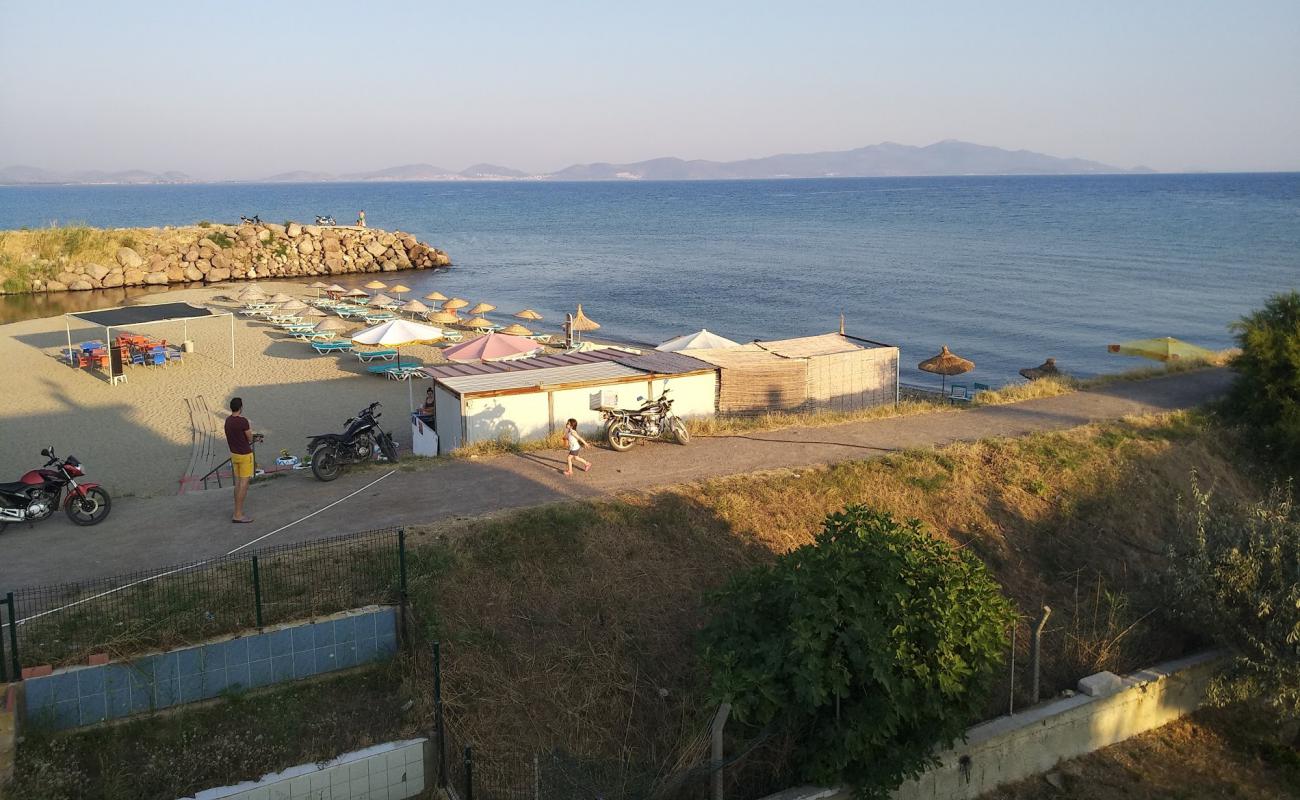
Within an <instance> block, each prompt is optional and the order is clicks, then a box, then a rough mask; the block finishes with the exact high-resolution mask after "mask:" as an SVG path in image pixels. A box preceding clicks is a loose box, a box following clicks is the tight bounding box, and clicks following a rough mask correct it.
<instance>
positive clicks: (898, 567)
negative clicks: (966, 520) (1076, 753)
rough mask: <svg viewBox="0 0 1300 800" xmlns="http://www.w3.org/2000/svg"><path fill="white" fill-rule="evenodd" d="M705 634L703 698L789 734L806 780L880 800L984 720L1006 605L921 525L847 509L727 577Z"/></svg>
mask: <svg viewBox="0 0 1300 800" xmlns="http://www.w3.org/2000/svg"><path fill="white" fill-rule="evenodd" d="M717 604H718V609H717V613H716V615H715V616H714V618H713V620H712V621H711V622H710V623H709V624H708V626H707V627H706V628H705V630H704V633H703V646H704V651H703V662H704V664H705V666H706V668H707V669H708V670H709V673H710V695H711V698H712V699H713V700H715V701H717V702H730V703H731V704H732V709H733V715H734V716H735V718H736V719H737V721H739V722H741V723H747V724H751V725H756V726H768V725H776V726H778V727H779V728H782V729H784V730H785V731H787V732H789V733H791V734H793V736H794V739H795V741H797V743H798V744H797V747H798V749H799V752H798V753H796V754H795V757H794V761H795V763H797V764H799V765H800V768H801V770H802V772H803V778H804V779H806V780H810V781H814V782H816V783H818V784H821V785H833V784H837V783H848V784H849V785H851V786H852V787H853V788H854V791H855V793H856V795H857V796H858V797H864V798H874V797H884V796H885V795H886V794H887V793H888V792H889V791H890V790H892V789H893V788H895V787H896V786H898V785H899V784H900V783H902V781H903V780H904V779H906V778H908V777H911V776H915V775H918V774H920V772H921V771H922V770H923V769H924V768H925V767H926V766H927V765H929V764H931V763H933V762H934V756H933V752H934V749H935V748H936V747H939V746H946V745H948V744H951V743H952V742H953V741H954V740H955V739H956V738H957V737H959V736H961V735H962V733H963V731H964V730H965V729H966V726H967V725H969V724H970V723H971V722H972V721H973V720H975V719H976V718H978V715H979V713H980V712H981V711H982V710H983V709H984V703H985V700H986V699H987V694H988V691H989V689H990V688H991V685H992V682H993V679H994V676H995V673H996V671H997V669H998V667H999V665H1000V664H1001V663H1003V658H1004V653H1005V650H1006V641H1005V640H1006V634H1007V629H1008V626H1009V625H1010V622H1011V620H1012V610H1011V606H1010V604H1009V603H1008V602H1007V600H1006V599H1005V598H1004V597H1003V596H1002V594H1001V592H1000V591H999V587H998V585H997V583H996V582H995V581H994V580H993V579H992V578H991V577H990V576H989V574H988V572H987V571H986V570H985V567H984V565H983V564H982V563H981V562H980V561H979V560H978V559H977V558H975V556H973V555H972V554H970V553H969V552H968V551H964V550H962V551H959V550H955V549H954V548H953V547H951V546H950V545H949V544H948V543H946V542H944V541H941V540H939V539H936V538H934V537H932V536H930V535H929V534H928V533H927V532H926V531H925V530H923V529H922V527H921V523H920V522H919V521H918V520H908V521H907V522H903V523H900V522H897V521H895V520H894V518H893V517H892V516H891V515H890V514H888V513H887V512H883V511H876V510H872V509H869V508H866V507H863V506H850V507H848V508H847V509H845V510H844V511H843V512H840V513H837V514H832V515H831V516H830V517H828V518H827V520H826V523H825V527H824V529H823V530H822V532H821V533H820V534H818V536H817V539H816V542H815V543H814V544H811V545H805V546H803V547H800V548H798V549H796V550H794V551H792V552H790V553H788V554H786V555H784V556H781V557H780V558H778V559H777V561H776V563H774V564H772V565H770V566H763V567H758V568H756V569H754V570H752V571H749V572H747V573H743V574H741V575H739V576H737V577H736V578H734V579H733V580H732V581H731V582H730V583H729V584H728V585H727V586H726V588H724V589H723V590H722V591H721V592H720V593H719V594H718V596H717Z"/></svg>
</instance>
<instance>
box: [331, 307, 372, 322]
mask: <svg viewBox="0 0 1300 800" xmlns="http://www.w3.org/2000/svg"><path fill="white" fill-rule="evenodd" d="M334 313H336V314H338V315H339V316H340V317H343V318H344V319H349V318H351V317H359V316H361V315H363V314H365V313H366V309H364V308H357V307H356V306H339V307H338V308H335V309H334Z"/></svg>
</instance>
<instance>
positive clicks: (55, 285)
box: [45, 281, 68, 292]
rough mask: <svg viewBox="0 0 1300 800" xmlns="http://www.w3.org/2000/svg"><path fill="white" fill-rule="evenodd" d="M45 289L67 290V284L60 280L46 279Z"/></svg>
mask: <svg viewBox="0 0 1300 800" xmlns="http://www.w3.org/2000/svg"><path fill="white" fill-rule="evenodd" d="M45 291H47V292H66V291H68V284H66V283H63V282H62V281H46V282H45Z"/></svg>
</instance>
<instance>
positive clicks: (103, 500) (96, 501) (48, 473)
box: [0, 447, 113, 532]
mask: <svg viewBox="0 0 1300 800" xmlns="http://www.w3.org/2000/svg"><path fill="white" fill-rule="evenodd" d="M41 455H43V456H45V457H46V458H47V459H49V460H48V461H46V462H45V466H44V467H42V468H41V469H33V470H29V471H28V472H27V474H25V475H23V477H22V478H21V479H19V480H17V481H15V482H13V483H0V532H3V531H4V529H5V527H6V526H7V525H9V524H11V523H15V522H26V523H29V524H30V523H32V522H40V521H41V520H44V519H49V518H50V517H51V516H53V515H54V512H55V510H57V509H58V507H59V506H60V505H62V506H63V510H64V512H65V513H67V515H68V519H70V520H72V522H73V523H74V524H76V525H83V526H84V525H97V524H99V523H101V522H103V521H104V518H105V517H107V516H108V512H109V510H111V509H112V507H113V500H112V498H111V497H109V496H108V492H106V491H104V489H103V487H101V486H100V485H99V484H98V483H91V482H89V481H87V482H85V483H77V478H82V477H85V474H86V473H85V472H84V471H83V465H82V463H81V462H80V461H78V460H77V457H76V456H67V457H65V458H59V457H58V456H56V455H55V454H54V448H53V447H47V448H45V449H44V450H42V451H41ZM51 468H52V469H51ZM69 487H71V488H69ZM65 490H66V491H67V495H66V496H64V491H65Z"/></svg>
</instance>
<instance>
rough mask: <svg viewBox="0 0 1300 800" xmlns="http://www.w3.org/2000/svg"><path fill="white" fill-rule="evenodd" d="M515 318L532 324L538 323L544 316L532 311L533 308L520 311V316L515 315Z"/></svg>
mask: <svg viewBox="0 0 1300 800" xmlns="http://www.w3.org/2000/svg"><path fill="white" fill-rule="evenodd" d="M515 318H516V319H526V320H529V321H530V322H536V321H537V320H539V319H541V318H542V315H541V314H538V313H537V312H536V311H534V310H532V309H531V308H525V309H524V310H523V311H520V312H519V313H518V314H515Z"/></svg>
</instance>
